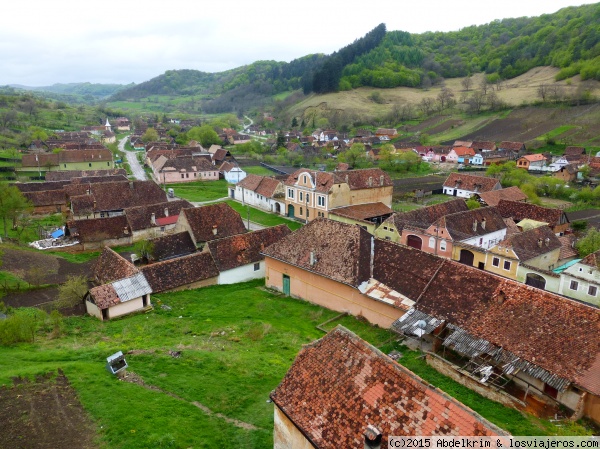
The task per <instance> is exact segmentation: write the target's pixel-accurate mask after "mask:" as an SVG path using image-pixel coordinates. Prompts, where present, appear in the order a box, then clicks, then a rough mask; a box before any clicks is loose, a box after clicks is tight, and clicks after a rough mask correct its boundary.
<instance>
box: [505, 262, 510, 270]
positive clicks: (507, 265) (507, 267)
mask: <svg viewBox="0 0 600 449" xmlns="http://www.w3.org/2000/svg"><path fill="white" fill-rule="evenodd" d="M504 269H505V270H506V271H508V270H510V262H509V261H508V260H505V261H504Z"/></svg>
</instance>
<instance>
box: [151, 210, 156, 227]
mask: <svg viewBox="0 0 600 449" xmlns="http://www.w3.org/2000/svg"><path fill="white" fill-rule="evenodd" d="M150 223H151V224H152V226H156V214H155V213H154V212H152V215H150Z"/></svg>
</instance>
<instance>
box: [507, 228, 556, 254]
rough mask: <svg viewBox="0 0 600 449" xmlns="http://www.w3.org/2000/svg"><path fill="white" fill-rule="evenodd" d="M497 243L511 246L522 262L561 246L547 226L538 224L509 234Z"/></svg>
mask: <svg viewBox="0 0 600 449" xmlns="http://www.w3.org/2000/svg"><path fill="white" fill-rule="evenodd" d="M498 245H499V246H502V247H503V248H512V250H513V251H514V252H515V254H516V255H517V257H518V258H519V260H521V261H522V262H526V261H528V260H531V259H534V258H536V257H539V256H541V255H542V254H546V253H549V252H551V251H554V250H557V249H560V247H561V243H560V240H559V239H558V237H556V234H554V232H552V229H550V228H549V227H548V226H540V227H538V228H533V229H530V230H528V231H524V232H521V233H519V234H513V235H510V236H508V237H507V238H506V239H505V240H503V241H502V242H500V243H499V244H498Z"/></svg>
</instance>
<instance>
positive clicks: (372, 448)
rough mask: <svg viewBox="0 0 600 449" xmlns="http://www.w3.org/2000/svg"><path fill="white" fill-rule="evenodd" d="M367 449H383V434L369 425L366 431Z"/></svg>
mask: <svg viewBox="0 0 600 449" xmlns="http://www.w3.org/2000/svg"><path fill="white" fill-rule="evenodd" d="M364 435H365V449H381V432H380V431H379V429H377V427H375V426H373V425H371V424H369V425H368V426H367V430H365V434H364Z"/></svg>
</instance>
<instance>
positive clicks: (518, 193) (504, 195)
mask: <svg viewBox="0 0 600 449" xmlns="http://www.w3.org/2000/svg"><path fill="white" fill-rule="evenodd" d="M479 197H480V198H481V199H482V200H483V201H485V204H487V205H488V206H497V205H498V202H499V201H500V200H509V201H527V195H525V193H523V191H522V190H521V189H519V188H518V187H517V186H513V187H507V188H506V189H500V190H490V191H489V192H481V193H480V194H479Z"/></svg>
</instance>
